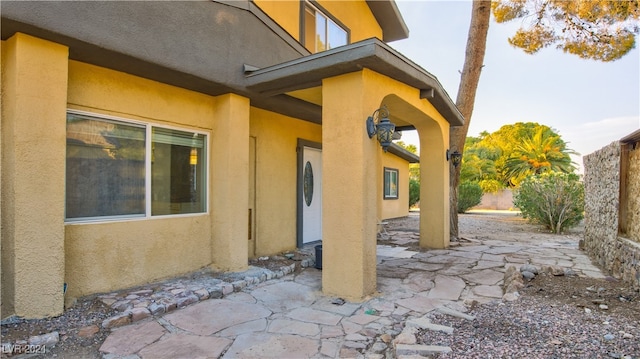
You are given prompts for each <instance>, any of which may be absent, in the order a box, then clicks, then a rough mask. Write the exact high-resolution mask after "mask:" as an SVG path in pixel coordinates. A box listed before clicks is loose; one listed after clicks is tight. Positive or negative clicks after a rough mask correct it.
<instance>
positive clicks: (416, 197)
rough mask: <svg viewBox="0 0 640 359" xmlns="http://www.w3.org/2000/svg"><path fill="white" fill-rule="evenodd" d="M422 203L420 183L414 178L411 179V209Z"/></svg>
mask: <svg viewBox="0 0 640 359" xmlns="http://www.w3.org/2000/svg"><path fill="white" fill-rule="evenodd" d="M418 201H420V181H418V180H417V179H414V178H410V179H409V208H411V207H413V206H414V205H415V204H416V203H418Z"/></svg>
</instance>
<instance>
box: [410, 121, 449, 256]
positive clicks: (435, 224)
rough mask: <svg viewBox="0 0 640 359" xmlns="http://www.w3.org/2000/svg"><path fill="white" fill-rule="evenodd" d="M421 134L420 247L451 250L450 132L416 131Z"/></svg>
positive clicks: (419, 129)
mask: <svg viewBox="0 0 640 359" xmlns="http://www.w3.org/2000/svg"><path fill="white" fill-rule="evenodd" d="M417 129H418V133H419V134H420V153H422V154H423V155H422V156H420V247H421V248H437V249H444V248H448V247H449V244H450V241H449V238H450V234H449V228H450V223H449V166H451V162H449V161H447V159H446V149H447V147H448V143H447V142H445V141H446V139H448V138H449V133H448V129H446V128H445V129H441V128H437V127H436V126H435V125H434V126H430V127H428V128H423V127H417Z"/></svg>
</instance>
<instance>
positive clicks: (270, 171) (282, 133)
mask: <svg viewBox="0 0 640 359" xmlns="http://www.w3.org/2000/svg"><path fill="white" fill-rule="evenodd" d="M250 133H251V136H252V137H255V139H256V163H255V169H256V174H255V175H256V216H255V220H256V230H257V233H256V239H255V246H256V248H255V253H256V255H257V256H263V255H272V254H275V253H281V252H284V251H288V250H292V249H294V248H295V247H296V209H297V204H296V181H297V172H296V171H297V169H296V155H297V154H296V146H297V141H298V138H300V139H303V140H307V141H312V142H321V141H322V127H321V126H320V125H317V124H313V123H310V122H306V121H300V120H296V119H294V118H291V117H286V116H282V115H279V114H276V113H273V112H268V111H264V110H261V109H257V108H252V109H251V128H250Z"/></svg>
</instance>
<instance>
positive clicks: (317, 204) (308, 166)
mask: <svg viewBox="0 0 640 359" xmlns="http://www.w3.org/2000/svg"><path fill="white" fill-rule="evenodd" d="M301 200H302V203H301V204H300V205H301V206H302V244H305V243H309V242H315V241H319V240H322V150H320V149H317V148H312V147H303V156H302V198H301Z"/></svg>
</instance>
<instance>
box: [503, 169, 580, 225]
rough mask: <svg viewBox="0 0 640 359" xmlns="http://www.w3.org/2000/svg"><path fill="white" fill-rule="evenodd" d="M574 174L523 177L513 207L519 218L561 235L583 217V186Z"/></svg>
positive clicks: (546, 174) (555, 173)
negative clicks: (520, 216)
mask: <svg viewBox="0 0 640 359" xmlns="http://www.w3.org/2000/svg"><path fill="white" fill-rule="evenodd" d="M579 179H580V178H579V177H578V176H577V175H575V174H567V173H559V172H546V173H543V174H539V175H535V176H531V177H528V178H526V179H525V180H524V181H523V182H522V183H521V185H520V188H519V189H518V190H517V191H516V193H515V196H514V200H513V204H514V205H515V206H516V207H518V208H520V211H522V216H523V217H524V218H527V219H529V220H530V221H532V222H534V223H539V224H542V225H544V226H546V227H547V228H548V229H550V230H551V231H552V232H555V233H561V232H562V231H563V230H564V229H566V228H571V227H573V226H575V225H577V224H578V223H580V221H581V220H582V218H584V214H583V212H584V186H583V184H582V183H581V182H580V181H579Z"/></svg>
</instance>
